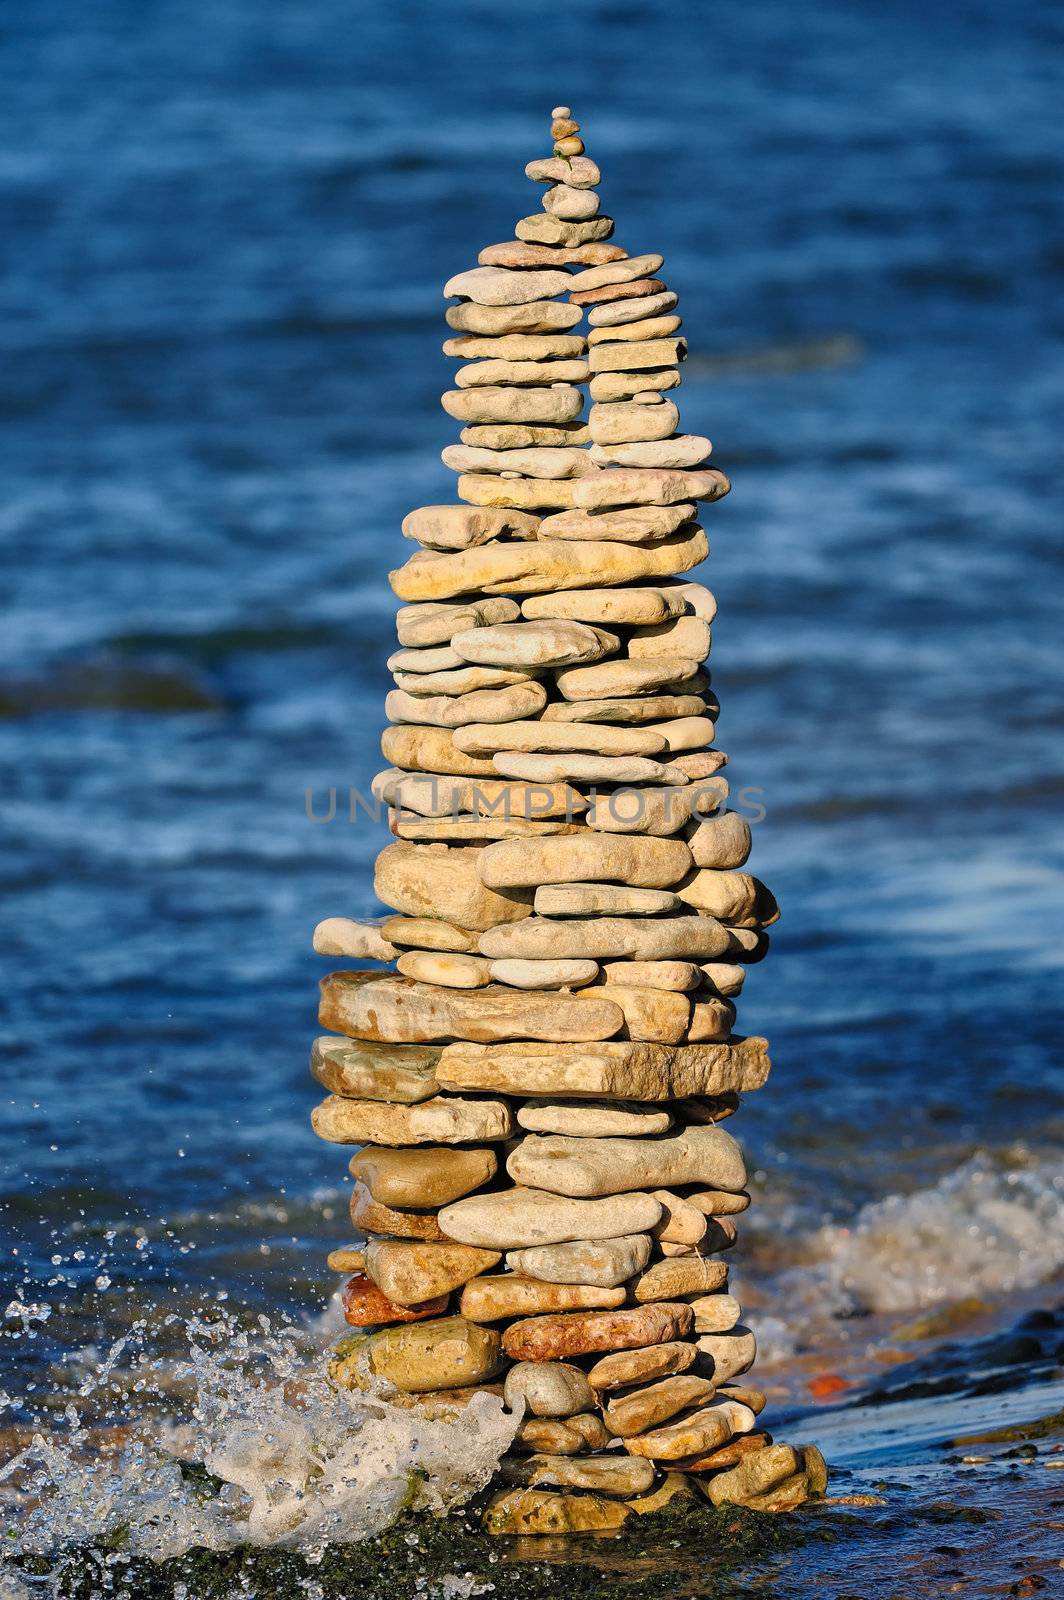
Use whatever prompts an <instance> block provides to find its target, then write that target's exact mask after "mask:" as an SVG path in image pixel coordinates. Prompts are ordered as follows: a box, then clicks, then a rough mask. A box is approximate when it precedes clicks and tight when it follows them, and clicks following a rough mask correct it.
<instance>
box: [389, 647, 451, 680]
mask: <svg viewBox="0 0 1064 1600" xmlns="http://www.w3.org/2000/svg"><path fill="white" fill-rule="evenodd" d="M385 666H386V667H387V668H388V671H389V672H402V673H405V674H406V675H407V676H408V677H409V676H410V675H411V674H413V673H418V674H419V675H429V674H432V673H435V672H452V671H453V670H454V669H455V667H463V666H465V662H464V661H463V660H462V657H461V656H460V655H459V654H458V653H457V651H455V650H452V649H451V647H450V645H449V644H437V645H430V646H428V648H427V649H424V650H405V649H404V650H393V651H392V654H391V655H390V656H389V657H388V660H387V661H386V662H385Z"/></svg>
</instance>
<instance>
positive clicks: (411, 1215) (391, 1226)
mask: <svg viewBox="0 0 1064 1600" xmlns="http://www.w3.org/2000/svg"><path fill="white" fill-rule="evenodd" d="M351 1221H352V1222H353V1223H354V1225H355V1227H356V1228H358V1229H359V1231H360V1232H361V1233H366V1234H374V1233H376V1234H384V1235H387V1236H389V1237H391V1236H394V1237H397V1238H400V1239H427V1240H430V1241H435V1240H443V1239H446V1237H447V1235H446V1234H445V1233H444V1232H443V1230H442V1229H441V1227H440V1225H439V1223H438V1222H437V1221H436V1213H435V1212H434V1211H396V1210H395V1208H394V1207H392V1206H386V1205H382V1203H381V1202H380V1201H379V1200H374V1198H373V1196H372V1195H371V1194H370V1192H369V1190H368V1189H367V1187H366V1185H365V1184H364V1183H356V1184H355V1186H354V1188H353V1189H352V1191H351Z"/></svg>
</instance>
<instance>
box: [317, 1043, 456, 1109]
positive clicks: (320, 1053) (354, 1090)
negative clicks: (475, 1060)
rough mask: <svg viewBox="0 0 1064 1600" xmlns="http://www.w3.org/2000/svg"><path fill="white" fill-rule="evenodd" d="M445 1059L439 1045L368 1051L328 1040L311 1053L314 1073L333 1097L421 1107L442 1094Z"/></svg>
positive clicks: (368, 1047) (361, 1045) (369, 1048)
mask: <svg viewBox="0 0 1064 1600" xmlns="http://www.w3.org/2000/svg"><path fill="white" fill-rule="evenodd" d="M439 1059H440V1046H439V1045H419V1044H396V1045H387V1044H373V1045H367V1044H364V1043H363V1042H361V1041H360V1040H352V1039H337V1038H336V1037H335V1035H334V1034H326V1035H325V1036H324V1037H323V1038H320V1039H315V1041H314V1044H313V1046H312V1047H311V1053H310V1070H311V1073H312V1075H313V1077H314V1078H315V1079H316V1080H317V1082H318V1083H320V1084H321V1086H322V1088H323V1089H328V1091H329V1093H330V1094H339V1095H348V1096H350V1097H351V1098H353V1099H356V1100H389V1101H393V1102H395V1103H396V1104H399V1105H417V1104H418V1103H419V1102H420V1101H422V1100H429V1099H431V1098H432V1096H433V1095H434V1094H435V1093H436V1063H437V1061H438V1060H439Z"/></svg>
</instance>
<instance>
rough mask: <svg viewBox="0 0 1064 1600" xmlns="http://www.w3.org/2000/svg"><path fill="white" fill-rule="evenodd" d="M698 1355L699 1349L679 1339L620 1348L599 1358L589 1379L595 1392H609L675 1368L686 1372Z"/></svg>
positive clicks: (664, 1375) (661, 1375) (672, 1371)
mask: <svg viewBox="0 0 1064 1600" xmlns="http://www.w3.org/2000/svg"><path fill="white" fill-rule="evenodd" d="M697 1359H698V1351H697V1350H696V1349H695V1347H694V1345H693V1344H684V1343H682V1342H680V1341H679V1340H673V1341H668V1342H666V1343H664V1344H655V1345H649V1346H647V1347H646V1348H645V1349H639V1350H620V1351H618V1352H616V1354H614V1355H608V1356H603V1357H602V1360H601V1361H596V1362H595V1365H594V1366H593V1367H592V1368H591V1370H590V1371H589V1372H588V1375H587V1381H588V1383H589V1384H590V1385H591V1387H592V1389H594V1390H595V1391H596V1392H598V1393H607V1392H609V1391H610V1390H613V1389H627V1388H628V1387H629V1386H630V1385H632V1384H635V1383H646V1382H649V1381H650V1380H651V1379H654V1378H666V1377H670V1376H671V1375H672V1374H673V1373H676V1372H686V1371H687V1369H688V1367H693V1366H694V1364H695V1362H696V1361H697Z"/></svg>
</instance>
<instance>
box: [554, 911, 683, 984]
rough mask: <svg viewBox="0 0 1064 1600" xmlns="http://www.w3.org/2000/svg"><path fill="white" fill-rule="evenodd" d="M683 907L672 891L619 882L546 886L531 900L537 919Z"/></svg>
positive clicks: (623, 914) (654, 913)
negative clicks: (638, 886) (632, 887)
mask: <svg viewBox="0 0 1064 1600" xmlns="http://www.w3.org/2000/svg"><path fill="white" fill-rule="evenodd" d="M682 905H683V901H682V900H681V899H680V898H679V896H678V895H675V894H673V892H672V890H671V889H630V888H627V887H626V886H625V885H624V884H620V883H545V884H541V885H540V887H539V888H538V889H537V890H536V893H535V898H534V899H533V901H532V906H533V909H534V911H535V913H536V915H537V916H539V917H656V916H660V915H661V913H662V912H665V911H679V910H680V908H681V906H682ZM618 1004H620V1001H619V1000H618Z"/></svg>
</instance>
